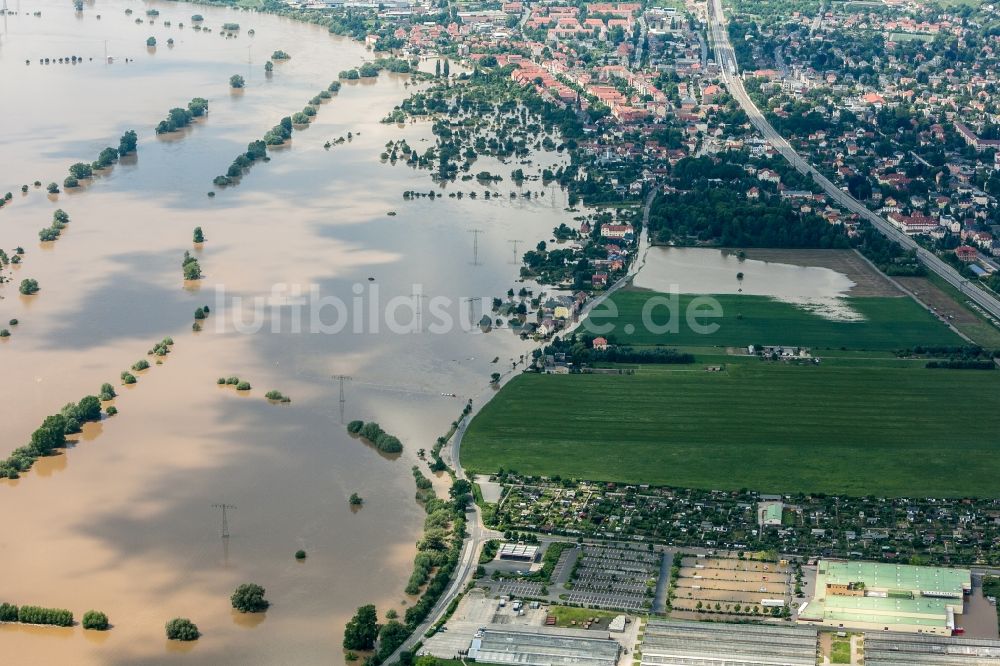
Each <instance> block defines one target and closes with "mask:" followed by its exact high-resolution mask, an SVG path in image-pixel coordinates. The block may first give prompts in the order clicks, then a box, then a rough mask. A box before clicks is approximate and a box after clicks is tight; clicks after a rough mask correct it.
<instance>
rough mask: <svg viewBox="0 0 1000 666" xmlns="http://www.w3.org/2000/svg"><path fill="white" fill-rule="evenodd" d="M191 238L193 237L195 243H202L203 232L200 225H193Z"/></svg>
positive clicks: (203, 238) (203, 240)
mask: <svg viewBox="0 0 1000 666" xmlns="http://www.w3.org/2000/svg"><path fill="white" fill-rule="evenodd" d="M193 239H194V242H195V243H204V242H205V234H204V232H202V230H201V227H195V228H194V234H193Z"/></svg>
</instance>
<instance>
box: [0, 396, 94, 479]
mask: <svg viewBox="0 0 1000 666" xmlns="http://www.w3.org/2000/svg"><path fill="white" fill-rule="evenodd" d="M108 386H109V385H107V384H105V385H104V387H102V388H101V393H102V395H103V394H105V393H106V390H105V387H108ZM111 394H112V396H113V394H114V389H113V388H112V389H111ZM100 419H101V400H100V398H98V397H97V396H94V395H88V396H85V397H84V398H82V399H81V400H80V402H78V403H68V404H67V405H66V406H65V407H63V408H62V410H61V411H60V412H59V413H58V414H53V415H51V416H47V417H45V420H44V421H42V425H41V426H39V427H38V428H37V429H36V430H35V431H34V432H33V433H31V441H30V443H29V444H27V445H26V446H21V447H18V448H17V449H15V450H14V451H13V453H11V454H10V456H8V457H7V459H5V460H0V478H9V479H16V478H18V477H19V476H20V474H21V472H24V471H27V470H29V469H31V466H32V465H33V464H35V460H37V459H38V458H41V457H44V456H49V455H52V453H53V452H54V451H55V450H56V449H62V448H65V447H66V435H72V434H76V433H78V432H80V430H81V429H82V427H83V424H84V423H87V422H92V421H99V420H100Z"/></svg>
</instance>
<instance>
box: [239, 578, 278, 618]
mask: <svg viewBox="0 0 1000 666" xmlns="http://www.w3.org/2000/svg"><path fill="white" fill-rule="evenodd" d="M229 600H230V601H231V602H232V604H233V608H234V609H236V610H238V611H239V612H241V613H263V612H264V611H266V610H267V608H268V606H270V605H271V603H270V602H269V601H268V600H267V599H265V598H264V588H263V587H261V586H260V585H257V584H256V583H243V584H242V585H240V586H239V587H237V588H236V590H235V591H234V592H233V594H232V596H231V597H230V598H229Z"/></svg>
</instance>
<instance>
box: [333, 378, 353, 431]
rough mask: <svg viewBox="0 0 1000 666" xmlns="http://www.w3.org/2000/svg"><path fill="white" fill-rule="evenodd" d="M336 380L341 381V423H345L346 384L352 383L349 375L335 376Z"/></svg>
mask: <svg viewBox="0 0 1000 666" xmlns="http://www.w3.org/2000/svg"><path fill="white" fill-rule="evenodd" d="M333 378H334V379H337V380H339V381H340V422H341V423H343V422H344V405H345V403H346V402H347V397H346V396H345V395H344V382H345V381H348V382H349V381H351V378H350V377H349V376H348V375H334V376H333Z"/></svg>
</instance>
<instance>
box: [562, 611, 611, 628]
mask: <svg viewBox="0 0 1000 666" xmlns="http://www.w3.org/2000/svg"><path fill="white" fill-rule="evenodd" d="M549 615H554V616H555V618H556V626H557V627H576V628H581V627H583V625H584V623H585V622H589V621H590V620H591V619H593V618H595V617H596V618H597V619H598V620H600V621H601V626H602V627H605V628H607V625H608V622H609V621H611V620H613V619H614V618H615V617H616V616H618V615H621V613H618V612H615V611H602V610H596V609H594V608H571V607H569V606H553V607H552V608H550V609H549Z"/></svg>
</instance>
